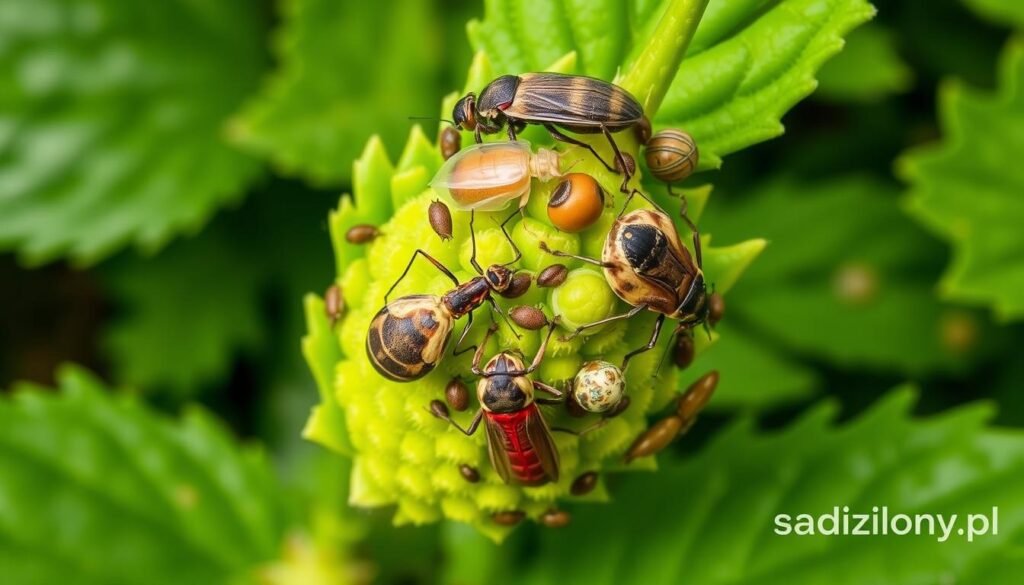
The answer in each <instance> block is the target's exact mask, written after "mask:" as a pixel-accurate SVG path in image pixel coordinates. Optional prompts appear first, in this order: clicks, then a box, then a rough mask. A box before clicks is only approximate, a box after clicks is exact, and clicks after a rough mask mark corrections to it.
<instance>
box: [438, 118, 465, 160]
mask: <svg viewBox="0 0 1024 585" xmlns="http://www.w3.org/2000/svg"><path fill="white" fill-rule="evenodd" d="M438 145H439V146H440V148H441V156H442V157H444V160H448V159H450V158H451V157H452V156H453V155H454V154H455V153H456V152H459V150H460V149H461V148H462V134H460V133H459V131H458V130H456V129H455V128H454V127H452V126H445V127H444V129H443V130H441V138H440V139H439V140H438Z"/></svg>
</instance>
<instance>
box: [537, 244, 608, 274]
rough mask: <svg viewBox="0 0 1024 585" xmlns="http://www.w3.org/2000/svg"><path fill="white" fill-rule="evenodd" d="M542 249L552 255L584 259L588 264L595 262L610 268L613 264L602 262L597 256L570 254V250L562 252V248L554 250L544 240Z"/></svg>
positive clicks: (597, 264)
mask: <svg viewBox="0 0 1024 585" xmlns="http://www.w3.org/2000/svg"><path fill="white" fill-rule="evenodd" d="M540 249H541V250H544V251H545V252H547V253H548V254H551V255H552V256H561V257H562V258H575V259H577V260H582V261H583V262H587V263H588V264H593V265H595V266H600V267H601V268H608V267H609V266H611V265H610V264H606V263H604V262H601V261H600V260H597V259H595V258H588V257H586V256H579V255H577V254H570V253H568V252H562V251H561V250H552V249H551V248H548V244H547V242H544V241H541V242H540Z"/></svg>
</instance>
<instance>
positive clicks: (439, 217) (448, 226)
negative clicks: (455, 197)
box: [427, 199, 452, 240]
mask: <svg viewBox="0 0 1024 585" xmlns="http://www.w3.org/2000/svg"><path fill="white" fill-rule="evenodd" d="M427 218H428V219H429V220H430V227H432V228H433V229H434V233H435V234H437V235H438V237H439V238H441V239H442V240H450V239H452V212H451V211H449V210H448V206H447V205H445V204H444V203H441V202H440V201H438V200H437V199H434V200H433V201H432V202H431V203H430V207H429V208H428V209H427Z"/></svg>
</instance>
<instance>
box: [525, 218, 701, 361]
mask: <svg viewBox="0 0 1024 585" xmlns="http://www.w3.org/2000/svg"><path fill="white" fill-rule="evenodd" d="M540 247H541V249H542V250H544V251H546V252H549V253H551V254H554V255H556V256H564V257H570V258H576V259H578V260H582V261H584V262H589V263H591V264H596V265H598V266H601V267H602V268H603V269H604V275H605V279H607V281H608V284H609V285H610V286H611V288H612V290H613V291H614V292H615V294H616V296H618V297H619V298H620V299H622V300H623V301H625V302H626V303H628V304H630V305H631V306H632V307H633V308H632V309H630V310H629V311H627V312H625V313H622V314H621V315H614V316H611V317H608V318H606V319H601V320H599V321H595V322H593V323H585V324H583V325H580V326H579V327H577V328H576V330H575V331H574V332H573V333H572V334H571V335H570V336H569V337H575V336H576V335H579V334H580V333H582V332H583V331H584V330H586V329H589V328H591V327H596V326H598V325H603V324H605V323H609V322H612V321H618V320H621V319H628V318H630V317H633V316H634V315H636V314H637V313H639V312H640V311H643V310H645V309H646V310H649V311H653V312H655V313H658V318H657V320H656V321H655V322H654V328H653V330H652V332H651V338H650V340H649V341H648V343H647V345H645V346H643V347H640V348H637V349H635V350H633V351H631V352H629V353H627V354H626V357H625V358H624V359H623V361H622V369H623V370H625V369H626V366H627V365H628V364H629V360H630V359H631V358H632V357H633V356H635V355H637V354H639V353H642V352H645V351H648V350H650V349H652V348H653V347H654V345H655V344H656V343H657V342H658V337H659V336H660V334H661V327H662V325H663V324H664V322H665V319H666V318H670V319H673V320H675V321H678V325H677V327H676V330H675V331H674V332H673V334H678V333H681V332H683V331H685V330H688V329H691V328H693V327H696V326H697V325H700V324H703V323H705V322H706V321H707V318H708V301H707V298H708V294H707V287H706V286H705V284H704V271H703V269H702V260H701V246H700V234H699V233H697V230H696V228H694V229H693V248H694V256H695V257H696V261H694V258H693V257H691V255H690V252H689V251H688V250H687V249H686V248H685V247H684V246H683V244H682V242H680V241H679V234H678V233H677V232H676V228H675V225H674V224H673V223H672V220H671V219H669V217H668V216H667V215H665V213H664V212H663V211H661V210H660V209H657V208H655V209H638V210H635V211H631V212H629V213H626V214H624V215H620V216H619V217H618V219H616V220H615V223H613V224H612V227H611V230H609V232H608V236H607V237H606V238H605V244H604V248H603V250H602V252H601V259H600V260H596V259H594V258H588V257H586V256H578V255H575V254H568V253H565V252H561V251H557V250H551V249H549V248H548V246H547V244H546V243H544V242H541V243H540Z"/></svg>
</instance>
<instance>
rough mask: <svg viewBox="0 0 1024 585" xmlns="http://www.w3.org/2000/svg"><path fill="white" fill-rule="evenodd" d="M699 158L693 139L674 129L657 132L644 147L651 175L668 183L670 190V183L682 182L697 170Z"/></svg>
mask: <svg viewBox="0 0 1024 585" xmlns="http://www.w3.org/2000/svg"><path fill="white" fill-rule="evenodd" d="M699 156H700V154H699V152H698V150H697V143H696V142H694V141H693V137H692V136H690V135H689V134H687V133H686V132H683V131H681V130H676V129H674V128H667V129H665V130H662V131H661V132H658V133H657V134H655V135H654V136H652V137H651V139H650V140H648V141H647V144H646V145H645V147H644V157H645V158H646V160H647V168H648V170H650V171H651V175H653V176H654V177H655V178H656V179H658V180H659V181H664V182H666V183H668V184H669V188H670V189H671V185H672V183H678V182H680V181H682V180H683V179H685V178H686V177H689V176H690V175H691V174H692V173H693V171H695V170H696V169H697V162H698V160H699Z"/></svg>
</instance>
